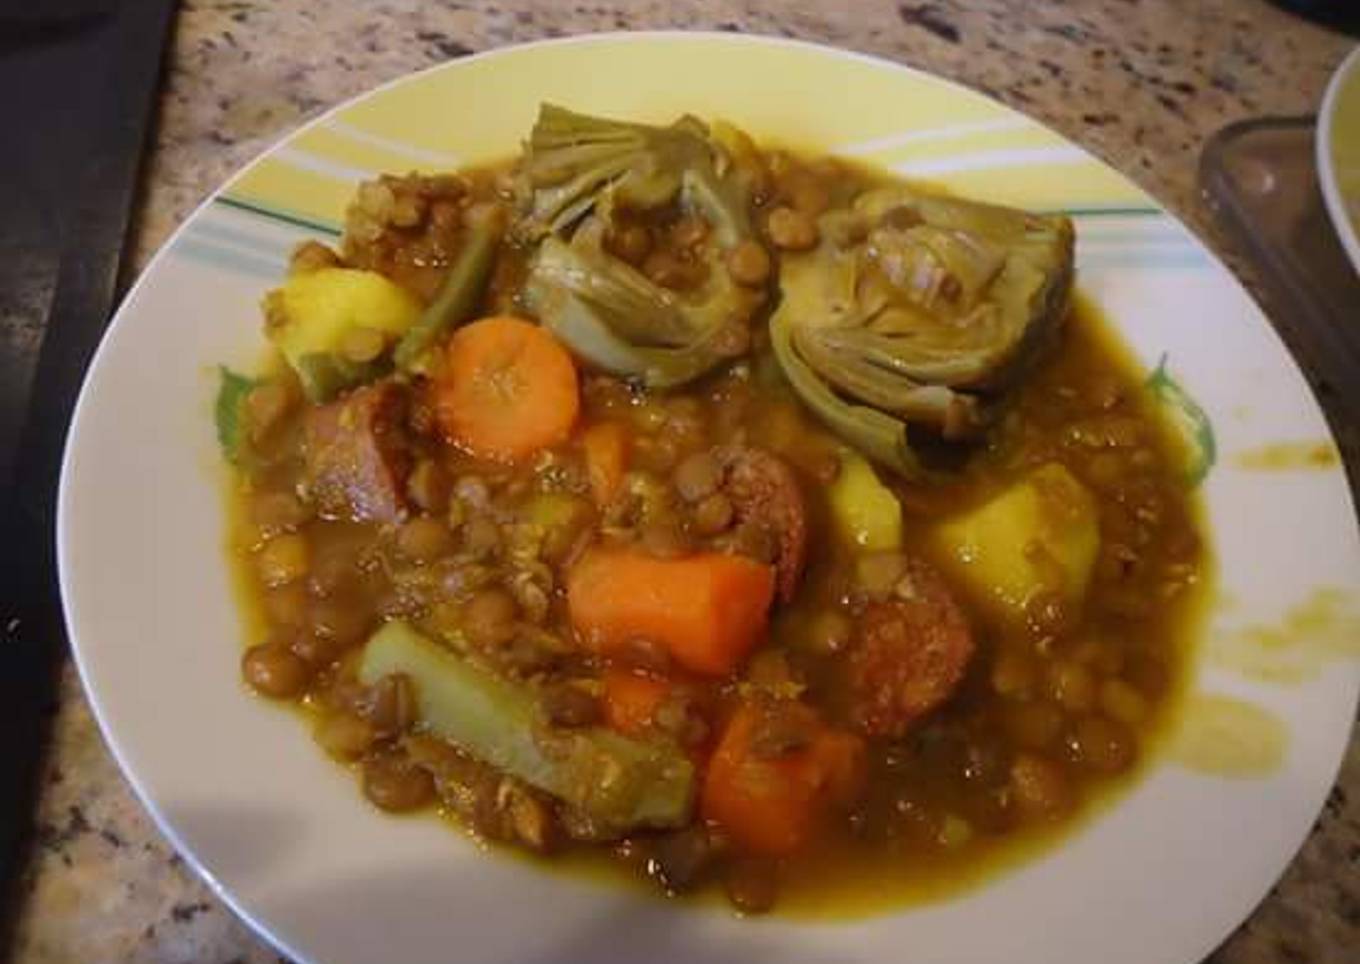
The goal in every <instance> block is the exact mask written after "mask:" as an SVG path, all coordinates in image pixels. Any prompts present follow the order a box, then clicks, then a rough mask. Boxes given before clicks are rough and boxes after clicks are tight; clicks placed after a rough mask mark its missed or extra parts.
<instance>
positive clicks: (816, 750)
mask: <svg viewBox="0 0 1360 964" xmlns="http://www.w3.org/2000/svg"><path fill="white" fill-rule="evenodd" d="M762 712H763V711H762V709H761V708H760V707H757V706H754V705H751V704H746V705H743V706H742V707H741V708H739V709H738V710H737V712H736V713H734V714H733V715H732V718H731V719H730V720H729V721H728V723H727V727H726V729H724V731H723V734H722V738H721V740H720V741H719V743H718V748H717V749H716V750H715V751H714V753H713V756H712V757H711V758H710V759H709V763H708V773H707V774H706V776H705V779H704V786H703V792H702V796H701V798H700V804H699V806H700V812H701V814H702V815H703V817H704V819H706V820H709V821H712V822H713V823H715V824H717V825H718V826H719V827H721V828H722V829H723V830H724V831H725V832H726V833H727V835H728V836H729V837H731V839H732V841H733V843H735V844H736V846H737V847H738V848H740V849H742V850H746V851H749V852H752V853H759V854H768V855H771V856H778V855H782V854H788V853H792V852H793V851H795V850H798V849H799V848H800V847H802V846H804V845H805V844H806V843H807V842H808V841H809V840H810V839H811V838H812V836H813V834H814V833H815V832H816V830H817V827H818V825H819V823H820V822H821V820H822V818H823V816H824V815H825V814H826V813H827V811H828V810H830V809H831V808H832V807H834V806H843V805H845V804H848V803H849V802H850V801H852V800H853V799H854V798H855V796H857V795H858V793H859V792H860V790H861V789H862V787H863V783H864V774H865V770H864V743H863V741H862V740H860V738H859V737H857V736H855V735H854V734H853V733H848V732H844V731H841V730H836V729H832V728H831V727H828V726H826V725H825V724H823V723H821V722H819V721H818V722H813V723H812V724H811V726H810V729H809V732H808V733H807V734H806V736H805V738H804V739H803V740H801V741H800V745H797V746H794V747H792V748H790V749H788V750H787V751H785V752H775V753H771V752H769V750H768V749H762V748H761V747H760V746H759V745H758V744H759V741H760V737H759V728H760V727H761V726H762V725H763V720H762Z"/></svg>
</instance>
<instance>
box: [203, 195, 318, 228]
mask: <svg viewBox="0 0 1360 964" xmlns="http://www.w3.org/2000/svg"><path fill="white" fill-rule="evenodd" d="M213 203H214V204H221V205H222V206H223V207H229V208H235V209H236V210H238V211H246V212H249V213H250V214H258V215H259V216H260V217H263V218H269V219H270V220H271V221H278V222H280V223H281V224H290V225H292V226H293V227H295V228H307V229H308V230H309V231H320V232H321V233H322V234H329V235H330V236H331V237H335V238H338V237H340V235H341V233H342V232H341V230H340V228H339V226H338V225H334V224H327V223H325V222H323V221H313V220H312V219H310V218H305V217H303V216H302V215H300V214H294V213H292V212H291V211H281V210H279V209H278V208H271V207H265V206H264V205H262V204H256V203H254V202H252V201H243V200H241V199H240V198H236V197H232V196H231V195H230V194H219V195H218V196H217V197H215V198H213Z"/></svg>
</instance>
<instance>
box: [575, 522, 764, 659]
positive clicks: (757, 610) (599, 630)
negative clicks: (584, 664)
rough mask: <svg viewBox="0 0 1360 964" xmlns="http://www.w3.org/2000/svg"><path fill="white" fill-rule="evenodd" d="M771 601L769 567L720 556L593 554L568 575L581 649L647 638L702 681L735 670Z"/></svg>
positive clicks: (757, 633)
mask: <svg viewBox="0 0 1360 964" xmlns="http://www.w3.org/2000/svg"><path fill="white" fill-rule="evenodd" d="M773 597H774V570H773V569H771V568H770V567H769V566H766V565H763V564H761V563H758V562H755V561H754V560H752V559H748V558H746V557H744V556H729V555H724V554H721V553H701V554H699V555H694V556H689V557H686V558H682V559H658V558H656V557H654V556H649V555H645V554H644V553H641V552H637V551H634V550H629V549H595V550H592V551H590V552H588V553H587V554H586V555H585V556H584V557H583V558H582V559H581V561H580V562H578V563H577V564H576V565H575V567H573V569H572V571H571V573H570V574H569V575H568V577H567V607H568V609H569V611H570V613H571V622H572V625H573V626H574V627H575V628H576V631H577V632H578V633H579V634H580V635H581V637H582V639H583V640H584V641H585V643H586V645H588V646H590V647H591V648H592V649H595V650H597V651H599V652H602V653H608V652H610V651H612V650H616V649H618V648H620V647H623V646H626V645H627V644H628V643H630V642H632V641H633V640H636V639H649V640H652V641H653V642H656V643H658V644H660V645H661V646H664V647H665V648H666V650H667V651H668V652H669V653H670V655H671V657H672V658H673V659H674V660H675V661H676V662H677V663H678V664H679V665H681V666H683V667H684V668H685V669H688V670H690V671H691V672H694V673H702V674H705V675H708V676H725V675H727V674H729V673H731V672H732V671H733V670H735V669H736V668H737V667H738V666H740V665H741V663H742V661H743V660H744V659H745V658H746V656H747V654H748V653H750V651H751V649H752V648H753V647H754V646H755V645H756V643H757V642H758V641H759V640H760V637H761V636H762V635H763V634H764V631H765V621H766V616H767V613H768V611H769V608H770V602H771V600H772V599H773Z"/></svg>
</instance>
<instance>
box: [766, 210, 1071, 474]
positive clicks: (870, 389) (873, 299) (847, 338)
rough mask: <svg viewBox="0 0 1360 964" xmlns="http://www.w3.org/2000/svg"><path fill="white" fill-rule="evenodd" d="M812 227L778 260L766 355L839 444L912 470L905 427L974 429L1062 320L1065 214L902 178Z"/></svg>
mask: <svg viewBox="0 0 1360 964" xmlns="http://www.w3.org/2000/svg"><path fill="white" fill-rule="evenodd" d="M821 225H822V228H823V230H822V232H821V234H822V242H821V244H820V245H819V246H818V247H817V248H816V249H814V250H813V251H810V252H808V253H806V254H802V255H786V256H785V258H784V263H783V266H782V269H781V277H780V294H781V301H780V308H779V310H778V312H777V313H776V315H775V318H774V319H772V322H771V335H772V342H773V344H774V347H775V354H776V358H777V359H778V361H779V363H780V364H781V366H782V367H783V368H784V371H785V374H786V375H787V376H788V378H789V381H790V383H791V384H792V385H793V387H794V390H795V391H796V392H797V393H798V394H799V396H800V397H801V398H802V399H803V401H804V402H805V403H807V404H808V405H809V406H810V407H811V408H812V409H813V410H814V411H815V412H817V414H818V415H819V416H821V417H822V418H823V419H824V420H825V421H826V422H827V423H828V424H829V425H831V427H832V428H833V429H834V430H836V431H837V432H838V433H840V434H841V435H842V436H843V437H844V438H845V440H846V441H847V442H849V443H850V444H852V445H855V446H856V447H857V448H859V449H860V450H861V451H862V452H864V454H866V455H868V456H869V457H870V458H872V459H873V460H874V461H877V462H879V463H880V464H882V465H886V466H890V467H894V468H897V469H898V470H899V471H907V472H909V473H918V472H919V471H920V469H919V463H918V462H917V460H916V458H915V457H914V455H913V454H912V452H911V449H910V446H909V443H908V441H907V426H908V425H911V424H919V425H923V426H925V427H929V428H933V429H935V430H936V431H938V432H939V433H940V434H942V435H943V436H944V437H945V438H962V437H966V436H968V435H971V434H975V433H976V432H977V431H978V430H979V429H980V428H981V427H982V426H983V425H984V424H985V421H986V418H985V416H986V413H987V412H988V411H989V410H990V408H991V406H992V405H993V403H994V401H995V399H996V397H997V396H998V394H999V393H1001V392H1002V391H1004V390H1005V389H1006V388H1007V387H1009V385H1010V384H1011V383H1012V382H1013V381H1014V380H1015V378H1016V377H1017V376H1018V375H1019V374H1020V372H1022V371H1023V370H1024V367H1025V366H1026V365H1027V364H1028V362H1029V360H1030V359H1031V358H1032V357H1033V356H1034V355H1035V354H1036V352H1037V349H1038V348H1039V347H1041V346H1042V345H1043V344H1044V343H1045V342H1046V341H1047V340H1048V339H1049V338H1050V337H1052V335H1053V334H1054V333H1055V332H1056V331H1057V330H1058V328H1059V327H1060V325H1061V322H1062V319H1063V316H1064V315H1065V313H1066V308H1067V303H1068V298H1069V296H1070V291H1071V284H1072V273H1073V272H1072V248H1073V239H1072V226H1071V222H1070V221H1069V220H1068V219H1067V218H1065V217H1061V216H1048V215H1034V214H1028V213H1025V212H1023V211H1015V210H1011V209H1008V208H1002V207H997V206H995V205H987V204H978V203H975V202H970V201H961V200H957V199H954V198H948V197H940V196H937V195H931V194H925V193H923V192H920V191H918V190H916V189H914V188H911V187H909V186H906V185H898V186H892V187H885V188H876V189H873V190H870V191H867V192H865V193H864V194H862V195H860V196H859V197H857V198H855V199H854V200H853V201H851V202H850V203H849V204H848V205H847V206H846V207H843V208H839V209H835V210H832V211H829V212H827V213H826V214H824V215H823V216H822V219H821Z"/></svg>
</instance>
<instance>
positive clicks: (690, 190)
mask: <svg viewBox="0 0 1360 964" xmlns="http://www.w3.org/2000/svg"><path fill="white" fill-rule="evenodd" d="M522 181H523V183H522V185H521V187H522V192H523V193H524V194H526V196H527V204H528V209H527V211H526V212H525V213H524V215H523V217H522V218H521V220H520V222H519V224H518V225H517V227H516V230H517V232H518V233H519V234H520V235H521V236H522V237H524V238H527V239H529V240H531V241H534V242H540V241H541V243H540V246H539V249H538V251H537V253H536V255H535V257H534V259H533V262H532V263H531V265H530V269H529V276H528V279H527V282H526V285H525V296H526V300H527V302H528V305H529V307H530V308H531V309H532V310H533V311H534V312H535V313H536V314H537V315H538V317H539V319H540V320H541V321H542V323H543V324H544V325H545V326H546V327H548V328H549V329H551V330H552V331H553V332H554V334H556V335H557V336H558V337H560V338H561V339H562V340H563V341H565V342H566V343H567V344H568V345H569V346H570V347H571V348H572V350H573V351H575V352H576V354H577V355H579V356H581V357H582V358H584V359H586V360H587V361H589V362H591V363H592V364H593V365H595V366H596V367H598V368H602V369H604V370H605V371H608V372H611V373H613V374H616V375H620V376H622V377H625V378H628V379H631V380H634V381H639V382H642V383H644V384H645V385H647V386H648V387H651V388H670V387H673V386H676V385H682V384H684V383H685V382H688V381H691V380H693V379H695V378H697V377H699V376H700V375H702V374H704V373H705V372H707V371H709V370H711V369H712V368H714V367H716V366H717V365H719V364H722V363H723V362H724V361H727V360H730V359H731V358H733V357H736V356H737V355H740V354H742V353H743V352H745V350H746V348H747V346H748V345H749V343H750V331H749V324H750V318H751V315H752V314H753V312H754V311H755V309H756V307H757V306H758V305H759V304H760V302H761V301H762V300H763V298H764V293H763V292H760V291H755V290H751V289H748V288H743V287H742V286H740V285H738V284H737V283H736V282H735V281H733V280H732V278H731V276H730V275H729V274H728V271H727V262H726V255H727V253H728V252H729V251H730V250H731V249H732V248H733V247H734V246H735V245H737V244H738V243H740V242H741V241H742V240H744V239H745V238H747V237H749V236H750V233H751V228H750V222H749V218H748V214H747V208H748V201H749V191H748V187H747V184H746V181H745V180H744V179H743V178H742V177H741V176H740V175H739V173H738V171H737V170H736V168H735V166H734V164H733V162H732V159H731V158H730V156H729V155H728V153H727V150H726V149H725V148H724V147H723V145H722V144H720V143H719V142H718V141H716V140H715V139H713V138H712V137H710V135H709V131H708V129H707V128H706V127H705V126H704V125H703V124H702V123H700V122H699V121H697V120H695V119H694V118H690V117H685V118H681V119H680V120H679V121H677V122H676V123H674V124H672V125H670V126H668V127H652V126H649V125H646V124H630V123H625V122H623V121H614V120H608V119H604V118H598V117H587V116H584V115H582V114H574V113H572V112H571V111H567V110H563V109H562V108H560V107H554V106H552V105H544V107H543V108H542V111H541V113H540V115H539V120H538V123H537V124H536V125H535V126H534V130H533V134H532V135H531V137H530V139H529V145H528V150H527V153H526V157H525V163H524V174H523V177H522ZM671 204H676V205H678V207H679V208H680V209H681V210H682V211H684V212H685V213H686V214H687V215H688V216H691V217H695V218H698V219H701V220H703V221H704V222H705V223H706V224H707V225H708V228H709V230H708V232H707V234H706V236H705V238H704V240H703V242H702V243H701V244H700V246H699V247H698V248H697V249H696V256H697V257H698V258H699V259H700V260H702V261H703V263H704V264H705V265H706V267H707V268H708V271H707V273H706V281H705V283H704V284H703V285H702V286H701V287H700V288H699V289H698V290H697V291H693V292H687V293H684V294H681V293H679V292H676V291H672V290H670V289H668V288H665V287H663V286H661V285H658V284H656V283H654V282H653V281H651V280H650V279H649V278H647V277H646V276H644V275H643V274H642V273H640V272H639V271H637V270H636V269H634V268H633V267H632V266H631V265H629V264H627V263H625V262H624V261H621V260H619V259H618V258H615V257H614V256H613V255H612V254H610V253H609V252H608V251H607V250H606V249H605V245H604V238H605V236H606V234H607V233H608V232H609V231H610V229H611V228H612V226H613V225H614V223H615V221H614V219H615V215H616V212H618V211H619V210H630V211H639V210H650V209H654V208H657V207H661V206H664V205H671ZM568 236H569V240H568Z"/></svg>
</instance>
